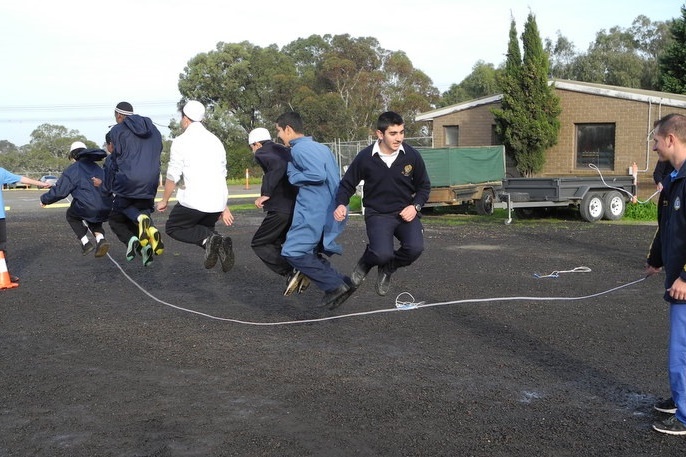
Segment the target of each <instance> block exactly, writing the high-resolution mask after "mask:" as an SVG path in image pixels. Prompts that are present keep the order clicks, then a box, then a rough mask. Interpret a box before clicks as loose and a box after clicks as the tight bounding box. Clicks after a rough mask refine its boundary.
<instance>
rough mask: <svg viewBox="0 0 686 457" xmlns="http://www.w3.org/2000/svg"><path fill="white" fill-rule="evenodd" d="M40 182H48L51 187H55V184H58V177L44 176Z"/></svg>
mask: <svg viewBox="0 0 686 457" xmlns="http://www.w3.org/2000/svg"><path fill="white" fill-rule="evenodd" d="M39 181H40V182H46V183H48V184H50V185H51V186H54V185H55V183H56V182H57V176H53V175H44V176H41V177H40V179H39Z"/></svg>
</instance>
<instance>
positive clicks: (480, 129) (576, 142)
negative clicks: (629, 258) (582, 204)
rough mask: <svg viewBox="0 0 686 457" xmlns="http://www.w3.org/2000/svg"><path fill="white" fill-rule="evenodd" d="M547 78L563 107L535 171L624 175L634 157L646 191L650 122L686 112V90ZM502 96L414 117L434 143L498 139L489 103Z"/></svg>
mask: <svg viewBox="0 0 686 457" xmlns="http://www.w3.org/2000/svg"><path fill="white" fill-rule="evenodd" d="M551 84H552V85H553V87H554V88H555V93H556V94H557V96H558V97H559V98H560V105H561V108H562V112H561V114H560V133H559V136H558V142H557V144H556V145H555V146H553V147H552V148H550V149H548V150H547V151H546V163H545V166H544V167H543V170H542V172H541V173H539V176H541V177H549V176H572V175H573V176H590V175H597V173H598V172H597V171H595V170H594V169H592V168H590V167H589V164H594V165H596V166H597V167H598V169H599V170H600V171H601V172H602V173H603V175H608V176H612V175H626V174H628V173H629V168H630V167H631V165H632V164H633V163H634V162H635V163H636V164H637V166H638V181H639V195H640V196H646V195H650V194H651V193H652V192H653V191H654V187H655V186H654V184H653V181H652V173H653V169H654V168H655V163H656V158H657V156H656V154H655V152H653V151H652V140H651V138H649V136H650V132H651V131H652V129H653V123H654V122H655V121H656V120H657V119H659V118H660V117H662V116H664V115H666V114H669V113H673V112H676V113H681V114H684V115H686V95H677V94H670V93H667V92H656V91H647V90H641V89H630V88H624V87H615V86H606V85H602V84H591V83H584V82H578V81H566V80H554V81H551ZM501 99H502V95H494V96H490V97H484V98H480V99H476V100H471V101H468V102H464V103H459V104H457V105H452V106H447V107H444V108H440V109H436V110H433V111H429V112H426V113H420V114H419V115H417V117H416V120H417V121H429V122H430V123H431V125H432V128H431V131H432V139H433V147H436V148H440V147H449V146H485V145H493V144H498V139H497V137H496V135H495V121H494V118H493V114H492V113H491V109H493V108H499V107H500V101H501ZM509 165H512V164H509ZM508 170H510V172H512V168H511V167H508Z"/></svg>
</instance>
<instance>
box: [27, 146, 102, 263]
mask: <svg viewBox="0 0 686 457" xmlns="http://www.w3.org/2000/svg"><path fill="white" fill-rule="evenodd" d="M106 156H107V153H106V152H105V151H104V150H102V149H88V148H86V145H85V144H83V143H82V142H80V141H76V142H74V143H72V145H71V148H70V150H69V158H70V159H72V160H73V161H74V163H72V164H71V165H69V166H68V167H67V168H66V169H65V170H64V172H62V176H60V179H58V180H57V183H55V185H54V186H53V187H51V188H50V190H49V191H48V192H46V193H44V194H43V195H41V196H40V201H41V204H42V205H44V206H45V205H51V204H53V203H55V202H58V201H60V200H62V199H64V198H67V196H69V195H71V198H72V201H71V204H70V205H69V208H68V209H67V214H66V217H67V223H68V224H69V226H70V227H71V228H72V230H73V231H74V233H75V234H76V237H77V238H78V239H79V240H80V241H81V251H82V253H83V255H86V254H88V253H90V252H91V251H93V250H95V257H102V256H104V255H105V254H107V251H108V250H109V248H110V245H109V243H108V242H107V240H106V239H105V230H104V229H103V228H102V224H103V222H105V221H106V220H107V217H108V216H109V214H110V211H111V209H112V199H111V198H110V197H109V196H108V195H107V194H106V193H105V192H103V191H102V190H101V188H100V187H96V186H95V185H94V180H96V182H97V181H102V180H103V179H104V178H105V172H104V171H103V169H102V167H101V166H100V165H99V164H98V163H96V162H97V161H99V160H102V159H104V158H105V157H106ZM84 223H85V225H84ZM89 230H90V232H91V233H92V234H93V237H95V244H94V243H92V242H91V241H90V239H89V238H88V231H89Z"/></svg>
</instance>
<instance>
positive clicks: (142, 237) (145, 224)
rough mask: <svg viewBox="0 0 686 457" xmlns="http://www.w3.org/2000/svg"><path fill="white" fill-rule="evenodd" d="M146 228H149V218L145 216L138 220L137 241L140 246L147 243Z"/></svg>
mask: <svg viewBox="0 0 686 457" xmlns="http://www.w3.org/2000/svg"><path fill="white" fill-rule="evenodd" d="M148 230H150V218H149V217H148V216H145V217H142V218H141V220H140V221H139V222H138V241H139V242H140V244H141V246H147V245H148Z"/></svg>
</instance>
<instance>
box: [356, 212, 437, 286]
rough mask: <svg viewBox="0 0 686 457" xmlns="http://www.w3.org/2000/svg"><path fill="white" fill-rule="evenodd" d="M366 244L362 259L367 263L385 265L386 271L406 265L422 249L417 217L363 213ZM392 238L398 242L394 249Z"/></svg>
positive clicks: (422, 235) (421, 233) (420, 226)
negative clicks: (407, 220)
mask: <svg viewBox="0 0 686 457" xmlns="http://www.w3.org/2000/svg"><path fill="white" fill-rule="evenodd" d="M364 219H365V224H366V226H367V237H368V238H369V244H368V245H367V249H366V250H365V252H364V254H362V258H361V260H362V261H363V262H364V263H366V264H367V265H368V266H375V265H379V266H386V268H387V269H388V271H389V272H391V273H392V272H394V271H395V270H397V269H398V268H401V267H406V266H408V265H410V264H411V263H412V262H414V261H415V260H417V259H418V258H419V256H420V255H421V253H422V251H423V250H424V227H423V226H422V223H421V221H420V219H419V218H418V217H416V218H414V219H413V220H412V221H411V222H405V221H403V220H402V219H401V218H400V216H398V215H397V214H378V213H377V214H374V213H372V214H369V213H368V214H367V215H365V218H364ZM394 239H397V240H398V241H400V247H399V248H398V249H395V247H394Z"/></svg>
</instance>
